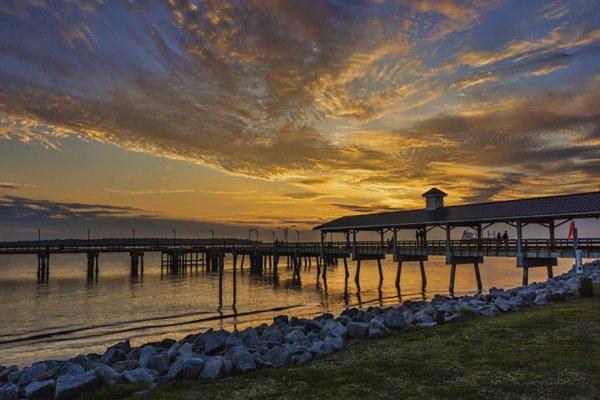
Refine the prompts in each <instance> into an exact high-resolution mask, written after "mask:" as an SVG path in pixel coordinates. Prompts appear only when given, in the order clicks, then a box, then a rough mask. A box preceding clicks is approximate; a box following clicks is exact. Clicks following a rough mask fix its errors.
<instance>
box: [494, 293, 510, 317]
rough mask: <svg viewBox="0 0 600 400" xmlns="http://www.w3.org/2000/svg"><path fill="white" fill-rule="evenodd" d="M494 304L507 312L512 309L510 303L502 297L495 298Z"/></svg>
mask: <svg viewBox="0 0 600 400" xmlns="http://www.w3.org/2000/svg"><path fill="white" fill-rule="evenodd" d="M494 305H495V306H496V308H497V309H498V310H500V311H501V312H503V313H507V312H509V311H510V305H509V304H508V302H507V301H506V300H504V298H502V297H496V299H495V300H494Z"/></svg>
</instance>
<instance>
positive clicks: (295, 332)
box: [285, 329, 307, 343]
mask: <svg viewBox="0 0 600 400" xmlns="http://www.w3.org/2000/svg"><path fill="white" fill-rule="evenodd" d="M306 340H307V339H306V335H304V333H303V332H302V331H300V330H299V329H292V330H291V331H290V332H289V333H288V334H287V335H285V341H286V342H288V343H294V342H301V341H306Z"/></svg>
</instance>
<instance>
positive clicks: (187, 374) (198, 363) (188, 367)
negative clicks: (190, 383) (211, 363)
mask: <svg viewBox="0 0 600 400" xmlns="http://www.w3.org/2000/svg"><path fill="white" fill-rule="evenodd" d="M203 367H204V360H203V359H201V358H195V357H191V358H187V359H186V360H185V361H184V363H183V376H184V378H185V379H196V378H198V375H200V371H202V368H203Z"/></svg>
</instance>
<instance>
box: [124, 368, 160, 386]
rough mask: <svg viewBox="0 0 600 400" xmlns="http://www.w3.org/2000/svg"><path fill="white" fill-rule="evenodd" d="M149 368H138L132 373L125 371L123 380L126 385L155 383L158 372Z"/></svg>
mask: <svg viewBox="0 0 600 400" xmlns="http://www.w3.org/2000/svg"><path fill="white" fill-rule="evenodd" d="M153 372H154V371H152V370H151V369H147V368H137V369H134V370H131V371H125V372H123V373H122V374H121V379H122V380H123V382H124V383H139V382H148V383H154V381H155V380H156V372H154V373H153Z"/></svg>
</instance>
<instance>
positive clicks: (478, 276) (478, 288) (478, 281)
mask: <svg viewBox="0 0 600 400" xmlns="http://www.w3.org/2000/svg"><path fill="white" fill-rule="evenodd" d="M473 269H474V270H475V279H477V291H478V292H481V291H482V290H483V285H482V284H481V274H480V273H479V264H478V263H473Z"/></svg>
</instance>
